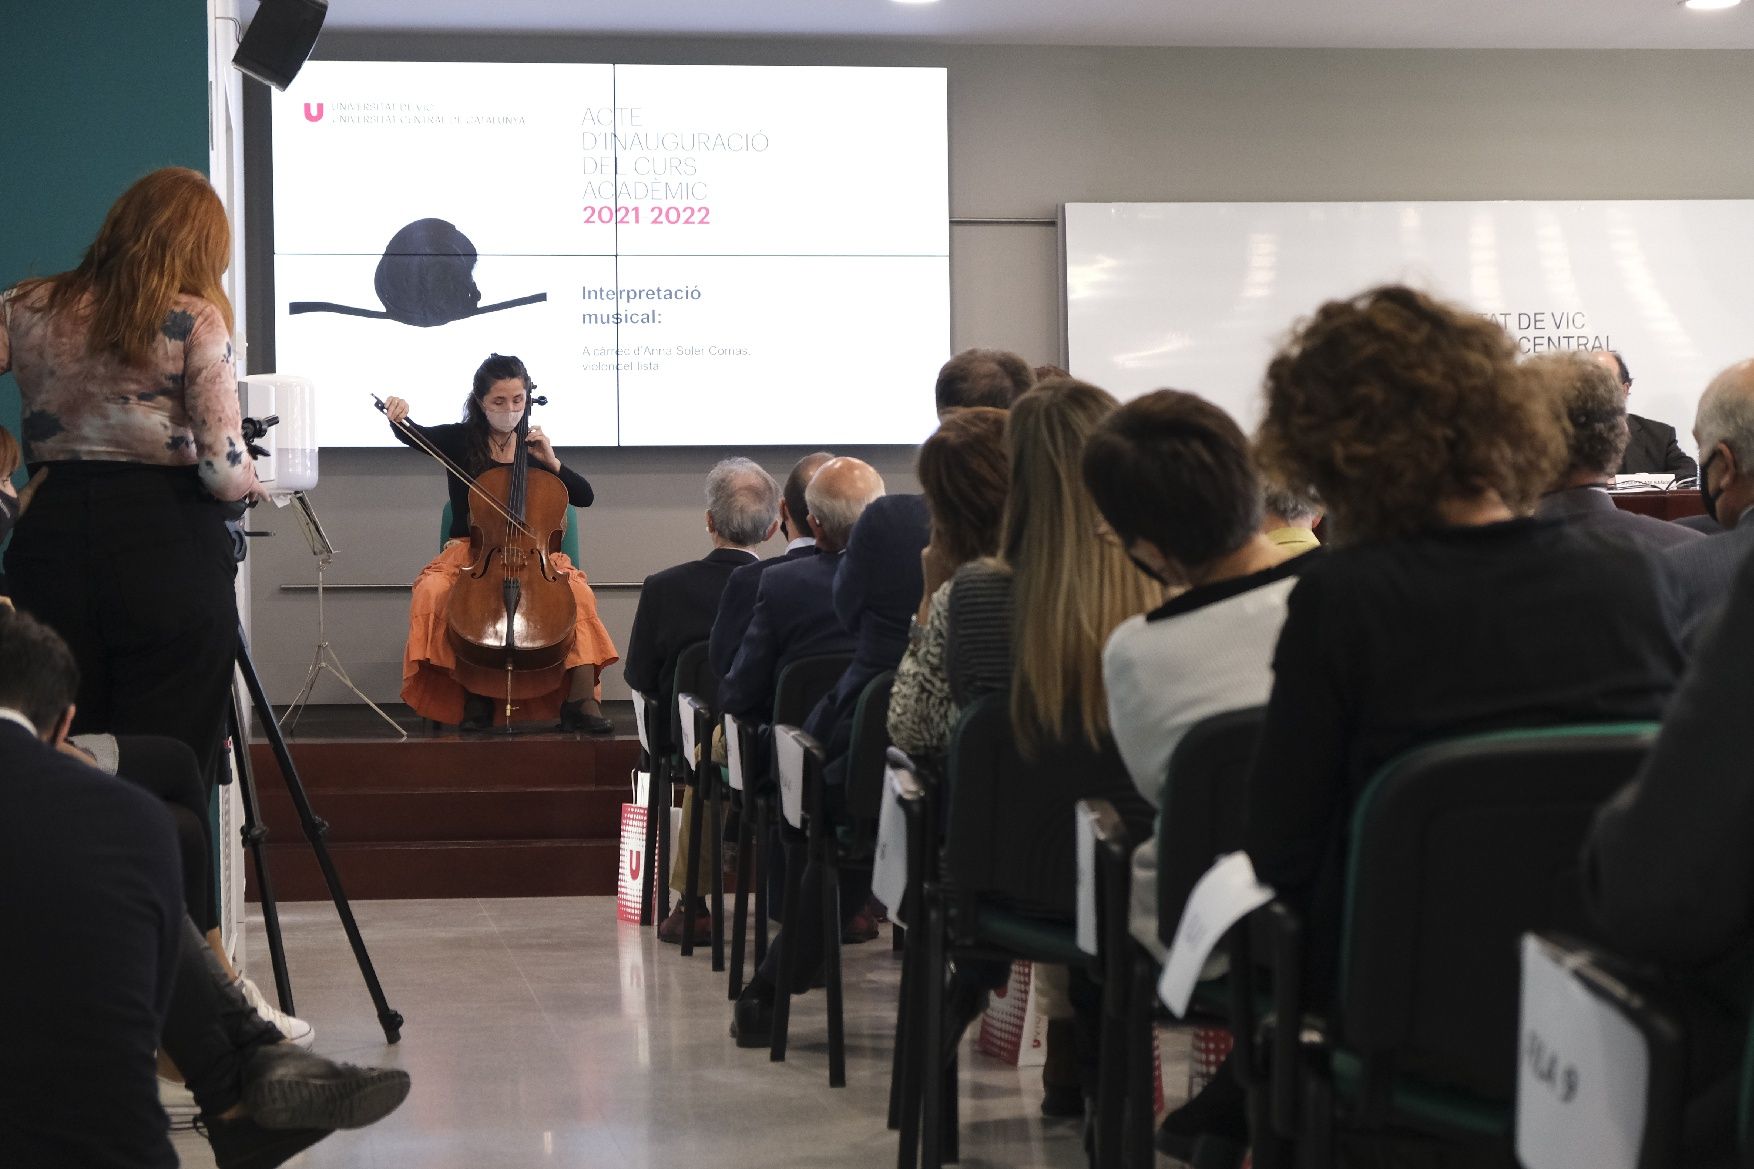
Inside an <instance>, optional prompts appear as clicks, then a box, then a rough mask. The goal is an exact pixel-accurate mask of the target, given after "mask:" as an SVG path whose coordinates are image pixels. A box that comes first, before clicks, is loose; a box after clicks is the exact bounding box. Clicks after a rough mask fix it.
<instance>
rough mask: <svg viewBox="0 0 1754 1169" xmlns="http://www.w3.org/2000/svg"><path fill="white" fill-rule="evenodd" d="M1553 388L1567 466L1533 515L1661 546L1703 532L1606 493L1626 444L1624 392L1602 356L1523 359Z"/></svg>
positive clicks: (1693, 538)
mask: <svg viewBox="0 0 1754 1169" xmlns="http://www.w3.org/2000/svg"><path fill="white" fill-rule="evenodd" d="M1523 366H1524V368H1525V369H1527V370H1528V372H1529V373H1530V374H1531V375H1533V376H1534V377H1536V378H1537V379H1538V380H1539V381H1540V382H1541V384H1542V387H1543V388H1544V389H1545V390H1546V392H1548V393H1550V394H1552V395H1553V396H1554V398H1555V400H1556V402H1557V404H1558V408H1559V410H1560V411H1561V412H1562V413H1563V414H1564V415H1565V420H1566V424H1567V425H1566V449H1567V458H1566V464H1565V470H1564V471H1563V472H1562V473H1561V475H1560V477H1559V478H1558V479H1557V480H1555V484H1554V486H1553V487H1552V488H1551V489H1550V490H1549V491H1548V492H1547V494H1545V495H1543V496H1542V497H1541V502H1540V503H1539V504H1537V505H1536V507H1535V515H1536V516H1538V517H1539V518H1541V519H1550V520H1564V521H1567V522H1569V523H1573V524H1576V525H1577V526H1579V527H1582V528H1593V529H1596V530H1598V531H1602V532H1606V533H1608V534H1610V535H1615V536H1620V537H1622V538H1624V539H1627V540H1630V541H1632V542H1633V543H1635V544H1638V545H1640V546H1642V547H1644V548H1647V549H1651V550H1653V551H1654V550H1660V549H1663V548H1673V547H1674V546H1676V545H1677V544H1687V543H1691V542H1693V541H1696V540H1699V539H1701V538H1702V537H1701V536H1700V534H1699V533H1698V532H1695V531H1693V530H1691V529H1689V528H1683V527H1681V526H1680V525H1679V524H1671V523H1665V522H1664V521H1662V520H1659V519H1657V518H1655V517H1654V516H1646V515H1639V514H1638V513H1637V512H1630V511H1625V510H1622V509H1621V508H1619V507H1616V506H1615V504H1614V500H1613V499H1612V498H1611V497H1610V496H1609V495H1608V488H1609V487H1610V486H1612V485H1613V483H1614V469H1615V468H1616V467H1618V466H1619V465H1620V458H1621V454H1622V452H1623V449H1624V448H1625V446H1626V436H1627V430H1626V394H1625V392H1624V391H1623V390H1622V389H1621V388H1620V385H1619V383H1618V382H1616V381H1615V380H1614V375H1613V374H1612V373H1610V372H1609V371H1608V369H1607V368H1606V367H1604V366H1603V365H1602V364H1601V363H1600V362H1598V361H1593V360H1591V359H1590V358H1588V357H1586V356H1584V355H1583V354H1581V353H1546V354H1542V355H1541V356H1539V357H1535V358H1531V359H1530V360H1528V361H1526V362H1524V363H1523Z"/></svg>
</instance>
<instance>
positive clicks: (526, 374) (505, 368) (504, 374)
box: [463, 353, 536, 475]
mask: <svg viewBox="0 0 1754 1169" xmlns="http://www.w3.org/2000/svg"><path fill="white" fill-rule="evenodd" d="M512 377H515V378H517V379H518V380H520V381H522V382H523V383H524V393H525V394H529V393H530V392H531V391H533V390H535V388H536V383H535V382H533V381H531V380H530V371H529V370H527V369H525V368H524V363H523V362H522V361H519V360H518V359H517V358H515V357H512V356H510V355H509V354H504V353H490V354H488V355H487V360H486V361H484V362H482V363H481V364H480V365H479V366H477V367H476V369H475V383H474V385H473V387H472V388H471V389H470V391H469V398H468V400H467V401H466V402H464V403H463V425H464V426H467V427H468V428H469V465H468V466H467V467H465V468H463V469H464V470H466V471H468V472H469V473H470V474H471V475H479V474H481V472H483V471H485V470H486V469H487V467H488V465H489V463H491V462H492V456H491V455H489V454H488V451H487V438H488V435H490V434H491V433H492V432H493V427H491V426H489V425H488V423H487V413H486V412H485V411H484V410H482V408H481V400H482V399H483V398H485V397H487V391H489V390H491V389H492V388H493V386H494V383H495V382H503V381H504V380H506V379H507V378H512Z"/></svg>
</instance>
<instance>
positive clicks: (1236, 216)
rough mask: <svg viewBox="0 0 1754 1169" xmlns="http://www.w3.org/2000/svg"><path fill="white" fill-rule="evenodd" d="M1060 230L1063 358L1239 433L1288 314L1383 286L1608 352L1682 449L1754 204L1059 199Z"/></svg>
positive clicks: (1735, 347)
mask: <svg viewBox="0 0 1754 1169" xmlns="http://www.w3.org/2000/svg"><path fill="white" fill-rule="evenodd" d="M1061 243H1062V250H1063V255H1064V257H1065V261H1064V262H1065V291H1066V356H1067V361H1068V365H1067V368H1069V369H1070V370H1071V371H1072V372H1073V373H1074V374H1076V375H1077V376H1078V377H1081V378H1084V379H1085V380H1087V381H1091V382H1094V383H1096V384H1097V385H1099V386H1102V387H1104V388H1105V389H1108V390H1110V391H1111V392H1113V393H1114V394H1115V395H1116V396H1117V397H1120V398H1122V399H1126V398H1131V397H1136V396H1137V395H1139V394H1142V393H1145V392H1146V391H1148V390H1153V389H1157V388H1159V387H1162V386H1170V387H1173V388H1175V389H1182V390H1192V391H1194V392H1196V393H1199V394H1201V395H1203V396H1205V397H1207V398H1210V399H1211V400H1212V401H1214V402H1217V403H1218V404H1219V405H1221V406H1223V407H1224V408H1225V409H1226V410H1228V411H1230V412H1231V413H1232V414H1233V415H1235V417H1236V418H1237V420H1238V421H1239V422H1241V423H1242V424H1243V426H1244V427H1245V428H1250V429H1252V428H1253V427H1254V426H1255V425H1256V424H1257V423H1258V422H1259V420H1260V416H1261V410H1262V401H1261V379H1262V375H1263V373H1264V372H1265V370H1266V365H1267V361H1268V359H1269V357H1270V356H1271V355H1272V353H1273V352H1274V350H1275V349H1276V348H1277V347H1278V345H1279V344H1280V343H1281V342H1282V341H1283V340H1284V338H1285V336H1286V334H1287V332H1288V331H1289V330H1290V328H1291V327H1292V325H1293V324H1294V322H1296V321H1297V320H1298V319H1299V318H1300V317H1303V316H1306V315H1308V314H1309V313H1310V312H1311V311H1313V310H1314V309H1315V308H1316V306H1317V305H1319V304H1320V303H1321V302H1322V301H1324V300H1331V299H1334V298H1335V297H1341V296H1349V295H1351V294H1353V293H1356V292H1359V291H1362V290H1363V289H1365V288H1368V287H1370V286H1371V285H1374V284H1380V283H1384V282H1391V281H1392V282H1401V283H1407V284H1411V285H1413V286H1414V287H1417V288H1421V289H1423V290H1425V291H1428V292H1432V293H1435V294H1437V295H1439V296H1442V297H1444V298H1446V299H1449V300H1452V301H1455V302H1458V303H1461V304H1464V305H1466V306H1468V307H1470V308H1472V309H1474V310H1476V311H1478V312H1481V313H1487V314H1492V315H1495V316H1496V317H1497V318H1498V320H1499V321H1500V322H1501V323H1502V324H1504V325H1505V327H1506V328H1507V329H1508V330H1509V331H1510V332H1511V334H1512V335H1513V336H1515V337H1516V339H1517V341H1518V344H1519V345H1520V347H1521V348H1522V349H1523V351H1524V352H1525V353H1533V352H1541V351H1545V350H1548V349H1617V350H1619V351H1620V353H1621V355H1622V356H1623V357H1624V358H1625V359H1626V363H1627V365H1628V366H1629V367H1630V368H1631V370H1632V376H1633V386H1632V398H1631V400H1630V402H1629V403H1628V408H1629V409H1630V410H1631V411H1632V412H1633V413H1635V414H1641V415H1643V416H1645V417H1647V418H1655V419H1658V420H1660V421H1662V422H1666V423H1668V424H1669V425H1671V426H1674V427H1675V428H1676V430H1677V431H1678V432H1679V435H1680V439H1681V445H1682V446H1683V447H1686V448H1687V449H1688V450H1689V451H1691V450H1692V448H1693V440H1692V435H1691V430H1692V425H1693V410H1694V406H1695V404H1696V403H1697V401H1698V398H1699V394H1700V391H1702V390H1703V389H1704V388H1705V385H1706V383H1707V382H1708V381H1710V380H1711V378H1712V376H1713V375H1714V374H1716V373H1717V372H1718V371H1719V370H1721V369H1723V368H1724V367H1725V366H1727V365H1730V364H1731V363H1732V362H1735V361H1738V360H1740V359H1742V358H1744V357H1747V356H1749V355H1750V354H1754V331H1751V329H1750V325H1751V324H1754V318H1751V315H1750V308H1751V307H1754V297H1751V295H1750V288H1749V283H1748V273H1749V272H1750V271H1754V201H1747V200H1669V201H1642V202H1640V201H1608V200H1603V201H1588V202H1514V203H1512V202H1428V203H1068V204H1066V205H1065V206H1064V207H1063V208H1062V213H1061Z"/></svg>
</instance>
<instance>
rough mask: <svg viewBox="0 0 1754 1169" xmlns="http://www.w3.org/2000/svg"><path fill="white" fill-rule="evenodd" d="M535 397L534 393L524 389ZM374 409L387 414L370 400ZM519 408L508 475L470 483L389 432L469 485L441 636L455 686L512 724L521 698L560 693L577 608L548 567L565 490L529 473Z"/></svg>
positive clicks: (419, 442)
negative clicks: (464, 554) (463, 558)
mask: <svg viewBox="0 0 1754 1169" xmlns="http://www.w3.org/2000/svg"><path fill="white" fill-rule="evenodd" d="M530 388H531V389H534V388H535V387H534V386H531V387H530ZM373 400H374V401H376V402H377V406H378V409H379V410H384V411H385V412H386V413H388V411H387V410H386V408H385V405H384V402H383V401H382V400H381V399H378V398H377V397H376V395H373ZM547 402H548V399H547V398H545V397H535V396H530V397H528V398H527V399H526V400H525V404H524V415H523V417H522V418H520V419H519V420H518V428H517V431H516V434H517V441H516V443H515V444H514V447H515V452H514V454H513V455H512V462H511V464H510V465H509V466H505V465H495V466H492V467H489V468H487V469H486V470H485V471H483V472H482V473H481V474H480V475H478V476H471V475H470V474H469V473H468V472H467V471H465V470H464V469H463V468H461V467H459V466H457V465H456V464H455V463H453V462H452V461H451V460H450V459H449V458H447V457H446V456H445V455H444V453H443V452H441V451H439V450H437V449H436V448H435V447H433V445H432V444H431V442H430V441H428V440H427V438H426V436H425V435H423V434H422V433H421V432H420V430H419V428H418V427H416V426H413V425H412V424H411V423H409V422H408V421H407V420H405V419H404V420H402V421H399V422H397V423H396V424H395V425H396V426H397V427H398V428H399V429H401V430H402V432H403V433H404V434H406V435H408V437H409V438H410V439H411V440H412V441H413V442H414V444H415V446H416V447H418V448H419V449H420V450H423V451H425V452H426V453H427V454H429V455H431V456H432V457H433V458H435V459H437V460H438V461H439V462H440V463H441V464H443V465H444V467H445V469H446V470H447V471H449V472H450V473H451V474H453V475H455V476H457V477H458V478H459V479H461V480H462V481H463V482H464V483H466V484H468V486H469V567H468V568H467V569H465V570H464V571H463V573H462V574H461V575H460V576H459V577H458V578H457V583H456V585H455V587H454V588H453V589H452V591H451V597H450V601H449V603H448V606H447V609H446V613H445V627H446V628H445V633H446V639H447V641H448V642H449V644H450V647H451V650H452V652H453V653H454V654H455V655H456V659H457V665H456V668H455V670H454V671H453V672H454V675H455V677H456V679H457V682H458V683H459V684H461V685H462V687H463V688H464V689H465V690H468V691H469V692H470V693H472V694H481V695H486V696H489V697H493V698H495V699H496V700H498V699H499V698H500V697H502V696H503V698H504V701H505V716H506V721H507V722H508V723H509V722H510V721H511V717H512V711H513V707H514V705H515V703H516V702H517V700H519V699H529V698H536V697H539V696H540V695H543V694H548V693H551V692H553V691H555V690H559V689H560V688H561V687H562V686H563V684H564V683H565V679H566V658H567V655H568V654H569V653H570V652H571V651H572V646H573V638H574V637H575V635H576V629H577V625H576V622H577V617H578V611H577V606H576V604H575V603H574V601H573V595H572V590H571V589H570V588H569V587H568V586H567V583H566V580H565V578H563V577H562V576H561V575H560V573H558V572H557V571H555V569H554V566H553V565H552V564H551V563H550V562H549V559H548V557H549V554H550V553H552V552H558V551H560V542H561V537H562V536H563V535H564V534H565V531H566V513H567V490H566V484H564V483H563V482H561V479H560V476H558V475H556V474H554V473H553V472H552V471H549V470H548V469H547V468H545V467H533V466H531V465H530V453H529V448H528V446H527V445H526V439H527V438H528V435H529V429H530V408H531V407H532V406H534V405H535V404H537V403H541V404H543V405H546V404H547Z"/></svg>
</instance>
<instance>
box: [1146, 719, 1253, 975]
mask: <svg viewBox="0 0 1754 1169" xmlns="http://www.w3.org/2000/svg"><path fill="white" fill-rule="evenodd" d="M1266 716H1267V708H1266V707H1264V706H1251V707H1249V708H1247V709H1246V710H1230V711H1225V712H1224V713H1223V714H1215V715H1213V716H1212V717H1210V718H1203V719H1201V720H1200V721H1199V722H1197V723H1195V724H1194V725H1193V726H1191V727H1189V728H1188V730H1187V733H1186V734H1184V735H1183V736H1182V738H1181V742H1179V743H1177V744H1176V748H1175V751H1174V752H1173V753H1172V754H1171V755H1170V757H1169V769H1168V774H1167V776H1166V777H1165V779H1164V783H1163V806H1162V807H1161V808H1160V809H1159V810H1158V815H1157V936H1158V937H1159V938H1160V939H1161V940H1162V942H1163V945H1164V948H1165V949H1168V948H1170V947H1171V946H1174V945H1175V931H1176V930H1177V929H1178V928H1179V927H1180V926H1181V918H1182V909H1183V908H1184V907H1185V906H1186V905H1187V903H1188V897H1189V895H1190V894H1192V893H1193V891H1194V886H1195V885H1196V884H1198V883H1199V881H1200V878H1201V877H1202V876H1204V875H1205V874H1206V870H1207V869H1210V868H1211V867H1212V862H1213V861H1215V860H1217V859H1218V858H1219V857H1221V856H1223V855H1224V854H1225V853H1227V852H1235V851H1236V850H1237V849H1239V848H1241V847H1242V828H1243V816H1244V810H1245V808H1246V807H1247V805H1248V777H1249V768H1250V766H1251V765H1252V764H1253V762H1254V757H1255V746H1256V744H1257V743H1259V741H1260V738H1261V724H1262V723H1263V722H1264V721H1265V720H1266Z"/></svg>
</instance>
